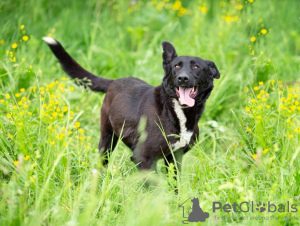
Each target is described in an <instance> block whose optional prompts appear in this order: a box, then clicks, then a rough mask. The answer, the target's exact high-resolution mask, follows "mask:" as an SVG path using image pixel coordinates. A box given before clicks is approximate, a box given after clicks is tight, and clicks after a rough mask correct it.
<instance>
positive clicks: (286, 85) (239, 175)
mask: <svg viewBox="0 0 300 226" xmlns="http://www.w3.org/2000/svg"><path fill="white" fill-rule="evenodd" d="M299 5H300V4H299V2H298V1H296V0H290V1H272V0H265V1H260V0H247V1H246V0H245V1H241V0H236V1H179V0H175V1H172V0H169V1H168V0H164V1H162V0H160V1H159V0H152V1H115V0H110V1H93V0H91V1H47V0H41V1H32V0H28V1H1V2H0V15H1V34H0V78H1V80H0V87H1V88H0V137H1V139H0V179H1V180H0V210H1V211H0V224H1V225H86V224H89V225H90V224H91V225H111V224H112V225H181V224H182V220H183V217H182V209H181V208H179V205H180V204H181V203H182V202H184V201H185V200H186V199H188V198H189V197H198V198H199V200H200V205H201V207H202V208H203V209H204V211H205V212H209V213H210V217H209V219H208V220H207V221H206V224H209V225H210V224H236V225H240V224H242V225H258V224H266V225H277V224H278V225H281V224H285V225H293V224H294V225H297V224H299V223H300V220H299V217H298V215H299V214H298V213H290V212H289V213H287V212H284V213H280V212H278V211H276V212H275V213H268V212H263V213H260V212H258V211H255V210H254V213H243V212H238V213H235V212H230V213H226V212H224V211H218V212H216V213H213V211H212V203H213V202H216V201H219V202H222V203H223V204H225V203H229V204H232V203H234V202H236V203H241V202H243V201H248V202H251V201H253V202H254V203H255V205H256V203H258V202H264V203H267V202H268V201H270V202H271V203H275V204H277V205H278V204H280V203H284V204H286V203H287V201H289V202H290V203H294V204H297V205H298V206H299V199H300V194H299V189H300V187H299V184H300V169H299V164H300V161H299V152H300V148H299V133H300V118H299V112H300V105H299V102H300V98H299V94H300V93H299V88H300V87H299V80H298V77H299V69H300V68H299V65H300V64H299V53H300V36H299V32H300V27H299V16H300V15H299V12H298V11H299V10H298V9H299ZM43 36H52V37H54V38H56V39H58V40H59V41H60V42H61V43H62V44H63V46H64V47H65V48H66V49H67V51H68V52H69V53H70V54H71V55H72V56H73V57H74V58H75V59H76V60H77V61H78V62H80V64H81V65H82V66H83V67H85V68H86V69H88V70H90V71H92V72H93V73H95V74H98V75H101V76H103V77H106V78H112V79H117V78H122V77H127V76H134V77H138V78H140V79H143V80H145V81H146V82H148V83H150V84H152V85H154V86H156V85H159V84H160V83H161V80H162V76H163V70H162V59H161V53H162V50H161V46H160V45H161V42H162V41H164V40H168V41H170V42H172V43H173V44H174V46H175V47H176V50H177V53H178V54H179V55H195V56H199V57H201V58H203V59H209V60H212V61H214V62H215V63H216V65H217V66H218V68H219V70H220V72H221V79H220V80H216V81H215V88H214V90H213V92H212V95H211V97H210V98H209V100H208V103H207V106H206V109H205V112H204V115H203V117H202V118H201V120H200V122H199V126H200V137H199V140H198V141H197V143H196V145H195V146H194V147H193V148H192V149H191V151H190V152H188V153H187V154H186V155H185V156H184V158H183V163H182V171H181V174H180V180H179V181H177V182H176V181H174V179H173V178H174V170H173V168H172V167H173V166H170V167H169V170H168V173H166V170H165V168H164V166H163V164H162V161H159V162H158V167H157V172H150V173H141V172H138V171H137V169H136V167H135V165H134V164H133V163H132V162H131V161H130V156H131V151H130V150H128V149H127V148H126V147H125V145H124V144H123V143H122V142H121V141H119V142H118V145H117V147H116V149H115V151H114V153H113V154H112V156H111V158H110V163H109V165H108V166H107V167H103V166H102V164H101V161H100V156H99V154H98V150H97V144H98V140H99V137H100V136H99V134H100V132H99V128H100V125H99V121H100V120H99V118H100V114H99V111H100V108H101V105H102V101H103V98H104V95H103V94H98V93H92V92H87V91H85V90H83V89H82V88H80V87H77V86H76V85H75V84H74V83H73V82H72V81H71V80H69V79H68V78H65V77H66V76H65V74H64V73H63V72H62V70H61V69H60V67H59V65H58V63H56V60H55V58H54V56H53V55H52V53H51V52H50V50H49V49H48V47H47V46H46V45H45V43H43V42H42V40H41V38H42V37H43ZM176 183H177V184H178V194H177V195H176V194H175V193H174V185H175V184H176ZM190 204H191V202H190ZM187 209H188V208H187ZM189 211H190V210H189ZM298 212H299V210H298ZM220 216H223V217H226V219H225V218H224V219H223V220H222V219H221V218H216V217H220ZM251 216H252V217H260V218H257V219H252V220H249V219H248V220H245V219H242V218H243V217H244V218H245V217H251ZM268 216H276V217H279V220H263V217H265V218H266V217H268Z"/></svg>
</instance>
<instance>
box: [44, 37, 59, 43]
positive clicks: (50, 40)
mask: <svg viewBox="0 0 300 226" xmlns="http://www.w3.org/2000/svg"><path fill="white" fill-rule="evenodd" d="M42 39H43V40H44V41H45V42H47V43H48V44H49V45H56V44H57V41H55V39H54V38H51V37H43V38H42Z"/></svg>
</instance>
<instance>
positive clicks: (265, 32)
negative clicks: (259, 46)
mask: <svg viewBox="0 0 300 226" xmlns="http://www.w3.org/2000/svg"><path fill="white" fill-rule="evenodd" d="M260 32H261V33H262V34H263V35H265V34H267V32H268V31H267V29H262V30H261V31H260Z"/></svg>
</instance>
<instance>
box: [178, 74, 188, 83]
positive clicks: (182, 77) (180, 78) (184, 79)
mask: <svg viewBox="0 0 300 226" xmlns="http://www.w3.org/2000/svg"><path fill="white" fill-rule="evenodd" d="M177 80H178V82H179V83H181V84H182V83H187V82H188V81H189V76H187V75H185V74H183V75H179V76H178V77H177Z"/></svg>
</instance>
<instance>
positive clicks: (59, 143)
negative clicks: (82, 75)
mask: <svg viewBox="0 0 300 226" xmlns="http://www.w3.org/2000/svg"><path fill="white" fill-rule="evenodd" d="M72 91H74V87H72V86H70V82H68V79H66V78H63V79H62V81H53V82H51V83H49V84H44V85H43V86H41V87H39V88H38V87H36V86H32V87H29V88H27V89H25V88H21V89H19V90H18V92H15V93H0V105H1V108H2V109H4V110H3V112H4V114H3V117H4V118H6V120H5V122H6V123H8V124H7V125H9V126H7V130H6V131H7V139H8V142H18V141H17V139H20V138H19V136H20V135H18V134H19V133H23V132H22V131H24V132H25V131H27V130H28V129H29V128H35V127H38V128H41V129H42V130H43V128H46V129H45V131H46V133H45V137H44V138H45V142H47V144H48V145H50V147H56V148H66V147H68V146H70V145H71V146H73V147H74V146H75V147H76V148H81V149H82V148H83V149H88V148H90V146H91V144H90V142H89V140H90V139H91V137H90V136H86V135H85V133H86V132H85V130H84V129H83V128H81V124H80V122H78V121H74V119H73V117H74V115H75V113H74V112H73V111H71V110H70V107H68V105H67V104H66V102H65V101H64V100H65V99H66V98H64V97H63V96H64V95H70V92H72ZM40 123H41V124H40ZM40 126H41V127H40ZM40 145H45V144H43V143H41V144H40ZM30 151H31V152H32V150H28V153H26V155H25V157H24V160H25V161H30V159H31V156H32V153H30ZM41 155H42V153H40V152H37V156H41ZM35 159H37V157H36V158H35ZM13 164H14V165H15V166H18V165H19V164H20V163H19V160H15V161H14V162H13Z"/></svg>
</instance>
